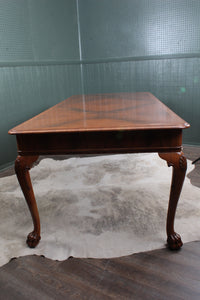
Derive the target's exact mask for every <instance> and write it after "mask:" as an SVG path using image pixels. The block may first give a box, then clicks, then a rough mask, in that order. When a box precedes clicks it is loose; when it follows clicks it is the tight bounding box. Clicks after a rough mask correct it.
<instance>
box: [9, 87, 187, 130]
mask: <svg viewBox="0 0 200 300" xmlns="http://www.w3.org/2000/svg"><path fill="white" fill-rule="evenodd" d="M147 112H148V113H147ZM187 127H189V124H188V123H187V122H185V121H184V120H182V119H181V118H180V117H178V116H177V115H176V114H175V113H174V112H172V111H171V110H170V109H169V108H168V107H167V106H165V105H164V104H163V103H162V102H160V101H159V100H158V99H157V98H156V97H155V96H153V95H152V94H151V93H147V92H145V93H142V92H141V93H115V94H97V95H79V96H72V97H70V98H68V99H66V100H64V101H63V102H61V103H59V104H57V105H55V106H54V107H52V108H50V109H48V110H46V111H45V112H43V113H41V114H39V115H38V116H36V117H34V118H32V119H30V120H28V121H26V122H24V123H23V124H21V125H19V126H17V127H15V128H13V129H11V130H10V131H9V133H10V134H24V133H28V134H31V133H57V132H59V133H60V132H77V131H78V132H81V131H104V130H109V131H110V130H123V129H125V130H149V129H173V128H176V129H177V128H181V129H183V128H187Z"/></svg>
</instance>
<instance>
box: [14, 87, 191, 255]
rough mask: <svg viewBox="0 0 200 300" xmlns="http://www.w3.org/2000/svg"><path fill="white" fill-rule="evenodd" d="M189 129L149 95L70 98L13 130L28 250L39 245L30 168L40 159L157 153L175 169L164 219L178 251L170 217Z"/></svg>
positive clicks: (182, 171) (183, 169)
mask: <svg viewBox="0 0 200 300" xmlns="http://www.w3.org/2000/svg"><path fill="white" fill-rule="evenodd" d="M189 126H190V125H189V124H188V123H187V122H185V121H184V120H183V119H181V118H180V117H179V116H177V115H176V114H175V113H174V112H173V111H171V110H170V109H169V108H168V107H167V106H166V105H164V104H163V103H162V102H160V101H159V100H158V99H157V98H156V97H155V96H153V95H152V94H151V93H149V92H138V93H112V94H96V95H77V96H72V97H70V98H68V99H66V100H64V101H63V102H60V103H58V104H57V105H55V106H53V107H51V108H49V109H48V110H46V111H44V112H42V113H41V114H39V115H37V116H35V117H33V118H32V119H30V120H28V121H26V122H24V123H22V124H20V125H18V126H16V127H15V128H13V129H11V130H10V131H9V134H12V135H16V138H17V146H18V156H17V159H16V162H15V170H16V174H17V177H18V180H19V183H20V185H21V188H22V191H23V193H24V196H25V199H26V201H27V204H28V206H29V209H30V213H31V215H32V219H33V224H34V230H33V232H31V233H30V234H29V235H28V237H27V243H28V245H29V246H30V247H35V246H36V245H37V244H38V242H39V240H40V220H39V213H38V209H37V204H36V200H35V196H34V192H33V189H32V184H31V179H30V175H29V171H28V170H29V169H30V168H31V167H32V164H33V163H34V162H35V161H36V160H37V158H38V156H39V155H47V154H55V155H57V154H80V153H89V154H94V153H134V152H158V154H159V156H160V157H161V158H162V159H165V160H166V161H167V163H168V165H169V166H172V167H173V176H172V185H171V192H170V200H169V208H168V216H167V236H168V239H167V242H168V245H169V247H170V248H171V249H178V248H180V247H181V246H182V241H181V238H180V236H179V235H178V234H177V233H176V232H175V231H174V218H175V211H176V207H177V203H178V199H179V196H180V193H181V189H182V185H183V181H184V177H185V172H186V167H187V162H186V159H185V157H184V155H183V152H182V130H183V129H185V128H188V127H189Z"/></svg>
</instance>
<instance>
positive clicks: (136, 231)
mask: <svg viewBox="0 0 200 300" xmlns="http://www.w3.org/2000/svg"><path fill="white" fill-rule="evenodd" d="M192 169H193V166H192V165H191V162H190V161H188V172H191V171H192ZM30 173H31V177H32V183H33V186H34V191H35V196H36V199H37V203H38V208H39V213H40V219H41V225H42V232H41V236H42V239H41V241H40V244H39V245H38V246H37V248H35V249H30V248H28V247H27V245H26V243H25V240H26V235H27V234H28V233H29V232H30V231H32V228H33V227H32V219H31V216H30V213H29V211H28V208H27V206H26V204H25V200H24V197H23V194H22V192H21V189H20V187H19V184H18V182H17V179H16V177H15V175H13V176H9V177H4V178H1V179H0V207H1V210H0V220H1V221H0V224H1V225H0V253H1V255H0V265H3V264H5V263H7V262H8V261H9V260H10V259H11V258H12V257H17V256H23V255H28V254H38V255H44V256H46V257H48V258H52V259H57V260H64V259H67V258H68V257H69V256H75V257H96V258H102V257H104V258H106V257H107V258H108V257H116V256H123V255H129V254H132V253H135V252H140V251H146V250H152V249H156V248H162V247H164V245H165V241H166V233H165V222H166V215H167V206H168V198H169V191H170V183H171V173H172V168H168V167H167V164H166V162H165V161H164V160H162V159H160V158H159V157H158V155H157V154H126V155H111V156H97V157H84V158H77V157H76V158H70V159H67V160H62V161H59V160H58V161H56V160H53V159H48V158H47V159H43V160H42V161H41V162H40V163H39V165H37V166H35V167H34V168H33V169H32V170H31V172H30ZM175 229H176V231H177V232H178V233H180V234H181V236H182V239H183V242H187V241H192V240H199V239H200V189H199V188H197V187H194V186H192V185H191V184H190V181H189V179H188V178H187V177H186V179H185V183H184V188H183V191H182V194H181V198H180V201H179V206H178V210H177V215H176V222H175Z"/></svg>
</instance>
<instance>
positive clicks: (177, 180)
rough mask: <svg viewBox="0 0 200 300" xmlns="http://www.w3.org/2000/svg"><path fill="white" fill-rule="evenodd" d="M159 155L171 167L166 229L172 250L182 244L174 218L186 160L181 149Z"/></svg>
mask: <svg viewBox="0 0 200 300" xmlns="http://www.w3.org/2000/svg"><path fill="white" fill-rule="evenodd" d="M159 156H160V157H161V158H162V159H164V160H166V161H167V164H168V166H172V167H173V174H172V183H171V191H170V197H169V206H168V214H167V226H166V229H167V243H168V246H169V248H170V249H172V250H174V249H179V248H180V247H181V246H182V245H183V243H182V241H181V237H180V235H179V234H177V233H176V232H175V231H174V219H175V213H176V208H177V204H178V200H179V197H180V193H181V190H182V186H183V182H184V179H185V173H186V170H187V160H186V158H185V156H184V154H183V152H182V151H181V152H169V153H159Z"/></svg>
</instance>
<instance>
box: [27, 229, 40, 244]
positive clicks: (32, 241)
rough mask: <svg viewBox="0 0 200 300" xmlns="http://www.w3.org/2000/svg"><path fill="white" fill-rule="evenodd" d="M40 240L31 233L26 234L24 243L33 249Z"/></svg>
mask: <svg viewBox="0 0 200 300" xmlns="http://www.w3.org/2000/svg"><path fill="white" fill-rule="evenodd" d="M40 239H41V237H40V235H38V234H37V233H36V232H34V231H32V232H30V233H29V234H28V236H27V240H26V243H27V245H28V246H29V247H30V248H35V247H36V246H37V245H38V243H39V241H40Z"/></svg>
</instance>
